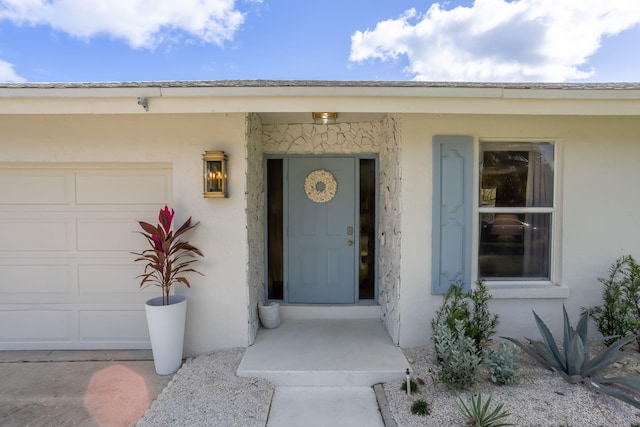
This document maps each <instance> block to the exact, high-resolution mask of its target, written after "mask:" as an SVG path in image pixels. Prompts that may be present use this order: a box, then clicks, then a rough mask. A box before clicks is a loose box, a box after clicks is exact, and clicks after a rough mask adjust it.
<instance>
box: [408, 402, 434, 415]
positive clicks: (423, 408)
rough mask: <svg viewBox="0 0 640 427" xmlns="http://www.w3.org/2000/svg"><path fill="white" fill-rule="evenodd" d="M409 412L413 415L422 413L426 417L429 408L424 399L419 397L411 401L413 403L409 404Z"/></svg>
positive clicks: (428, 413) (429, 411)
mask: <svg viewBox="0 0 640 427" xmlns="http://www.w3.org/2000/svg"><path fill="white" fill-rule="evenodd" d="M411 413H412V414H413V415H422V416H423V417H426V416H427V415H430V414H431V408H430V407H429V404H428V403H427V402H426V401H424V400H422V399H420V400H416V401H415V402H413V405H411Z"/></svg>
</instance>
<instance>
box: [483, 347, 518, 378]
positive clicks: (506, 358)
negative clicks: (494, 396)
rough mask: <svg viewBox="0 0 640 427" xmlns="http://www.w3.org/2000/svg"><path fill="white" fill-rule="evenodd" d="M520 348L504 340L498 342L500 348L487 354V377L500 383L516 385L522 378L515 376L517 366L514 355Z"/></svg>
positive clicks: (515, 355)
mask: <svg viewBox="0 0 640 427" xmlns="http://www.w3.org/2000/svg"><path fill="white" fill-rule="evenodd" d="M519 353H520V349H519V348H518V347H516V346H514V345H511V344H507V343H506V342H504V341H503V342H501V343H500V349H498V351H496V352H492V353H491V354H490V355H489V377H490V379H491V381H492V382H494V383H496V384H500V385H508V386H517V385H521V384H522V379H520V378H518V377H517V376H516V371H517V370H518V368H519V366H518V364H517V363H516V357H517V356H518V354H519Z"/></svg>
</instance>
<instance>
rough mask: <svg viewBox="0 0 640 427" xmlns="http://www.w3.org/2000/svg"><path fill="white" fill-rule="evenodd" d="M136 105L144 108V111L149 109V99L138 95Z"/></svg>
mask: <svg viewBox="0 0 640 427" xmlns="http://www.w3.org/2000/svg"><path fill="white" fill-rule="evenodd" d="M138 105H140V106H141V107H142V108H144V111H149V100H148V99H147V98H144V97H142V96H139V97H138Z"/></svg>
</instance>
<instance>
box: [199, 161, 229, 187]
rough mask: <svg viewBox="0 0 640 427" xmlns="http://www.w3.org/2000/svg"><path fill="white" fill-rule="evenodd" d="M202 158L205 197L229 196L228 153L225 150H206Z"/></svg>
mask: <svg viewBox="0 0 640 427" xmlns="http://www.w3.org/2000/svg"><path fill="white" fill-rule="evenodd" d="M202 160H203V169H204V173H203V176H204V197H207V198H214V197H229V194H228V193H227V155H226V154H225V153H224V151H205V153H204V154H203V155H202Z"/></svg>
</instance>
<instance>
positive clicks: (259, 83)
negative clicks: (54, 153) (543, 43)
mask: <svg viewBox="0 0 640 427" xmlns="http://www.w3.org/2000/svg"><path fill="white" fill-rule="evenodd" d="M199 87H202V88H205V87H206V88H215V87H220V88H234V87H237V88H269V87H331V88H340V87H345V88H353V87H362V88H365V87H373V88H375V87H378V88H460V89H492V88H493V89H524V90H553V89H555V90H640V82H610V83H539V82H530V83H489V82H416V81H346V80H345V81H343V80H337V81H333V80H187V81H141V82H50V83H46V82H42V83H36V82H33V83H2V82H0V88H5V89H12V88H15V89H94V88H95V89H108V88H199Z"/></svg>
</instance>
